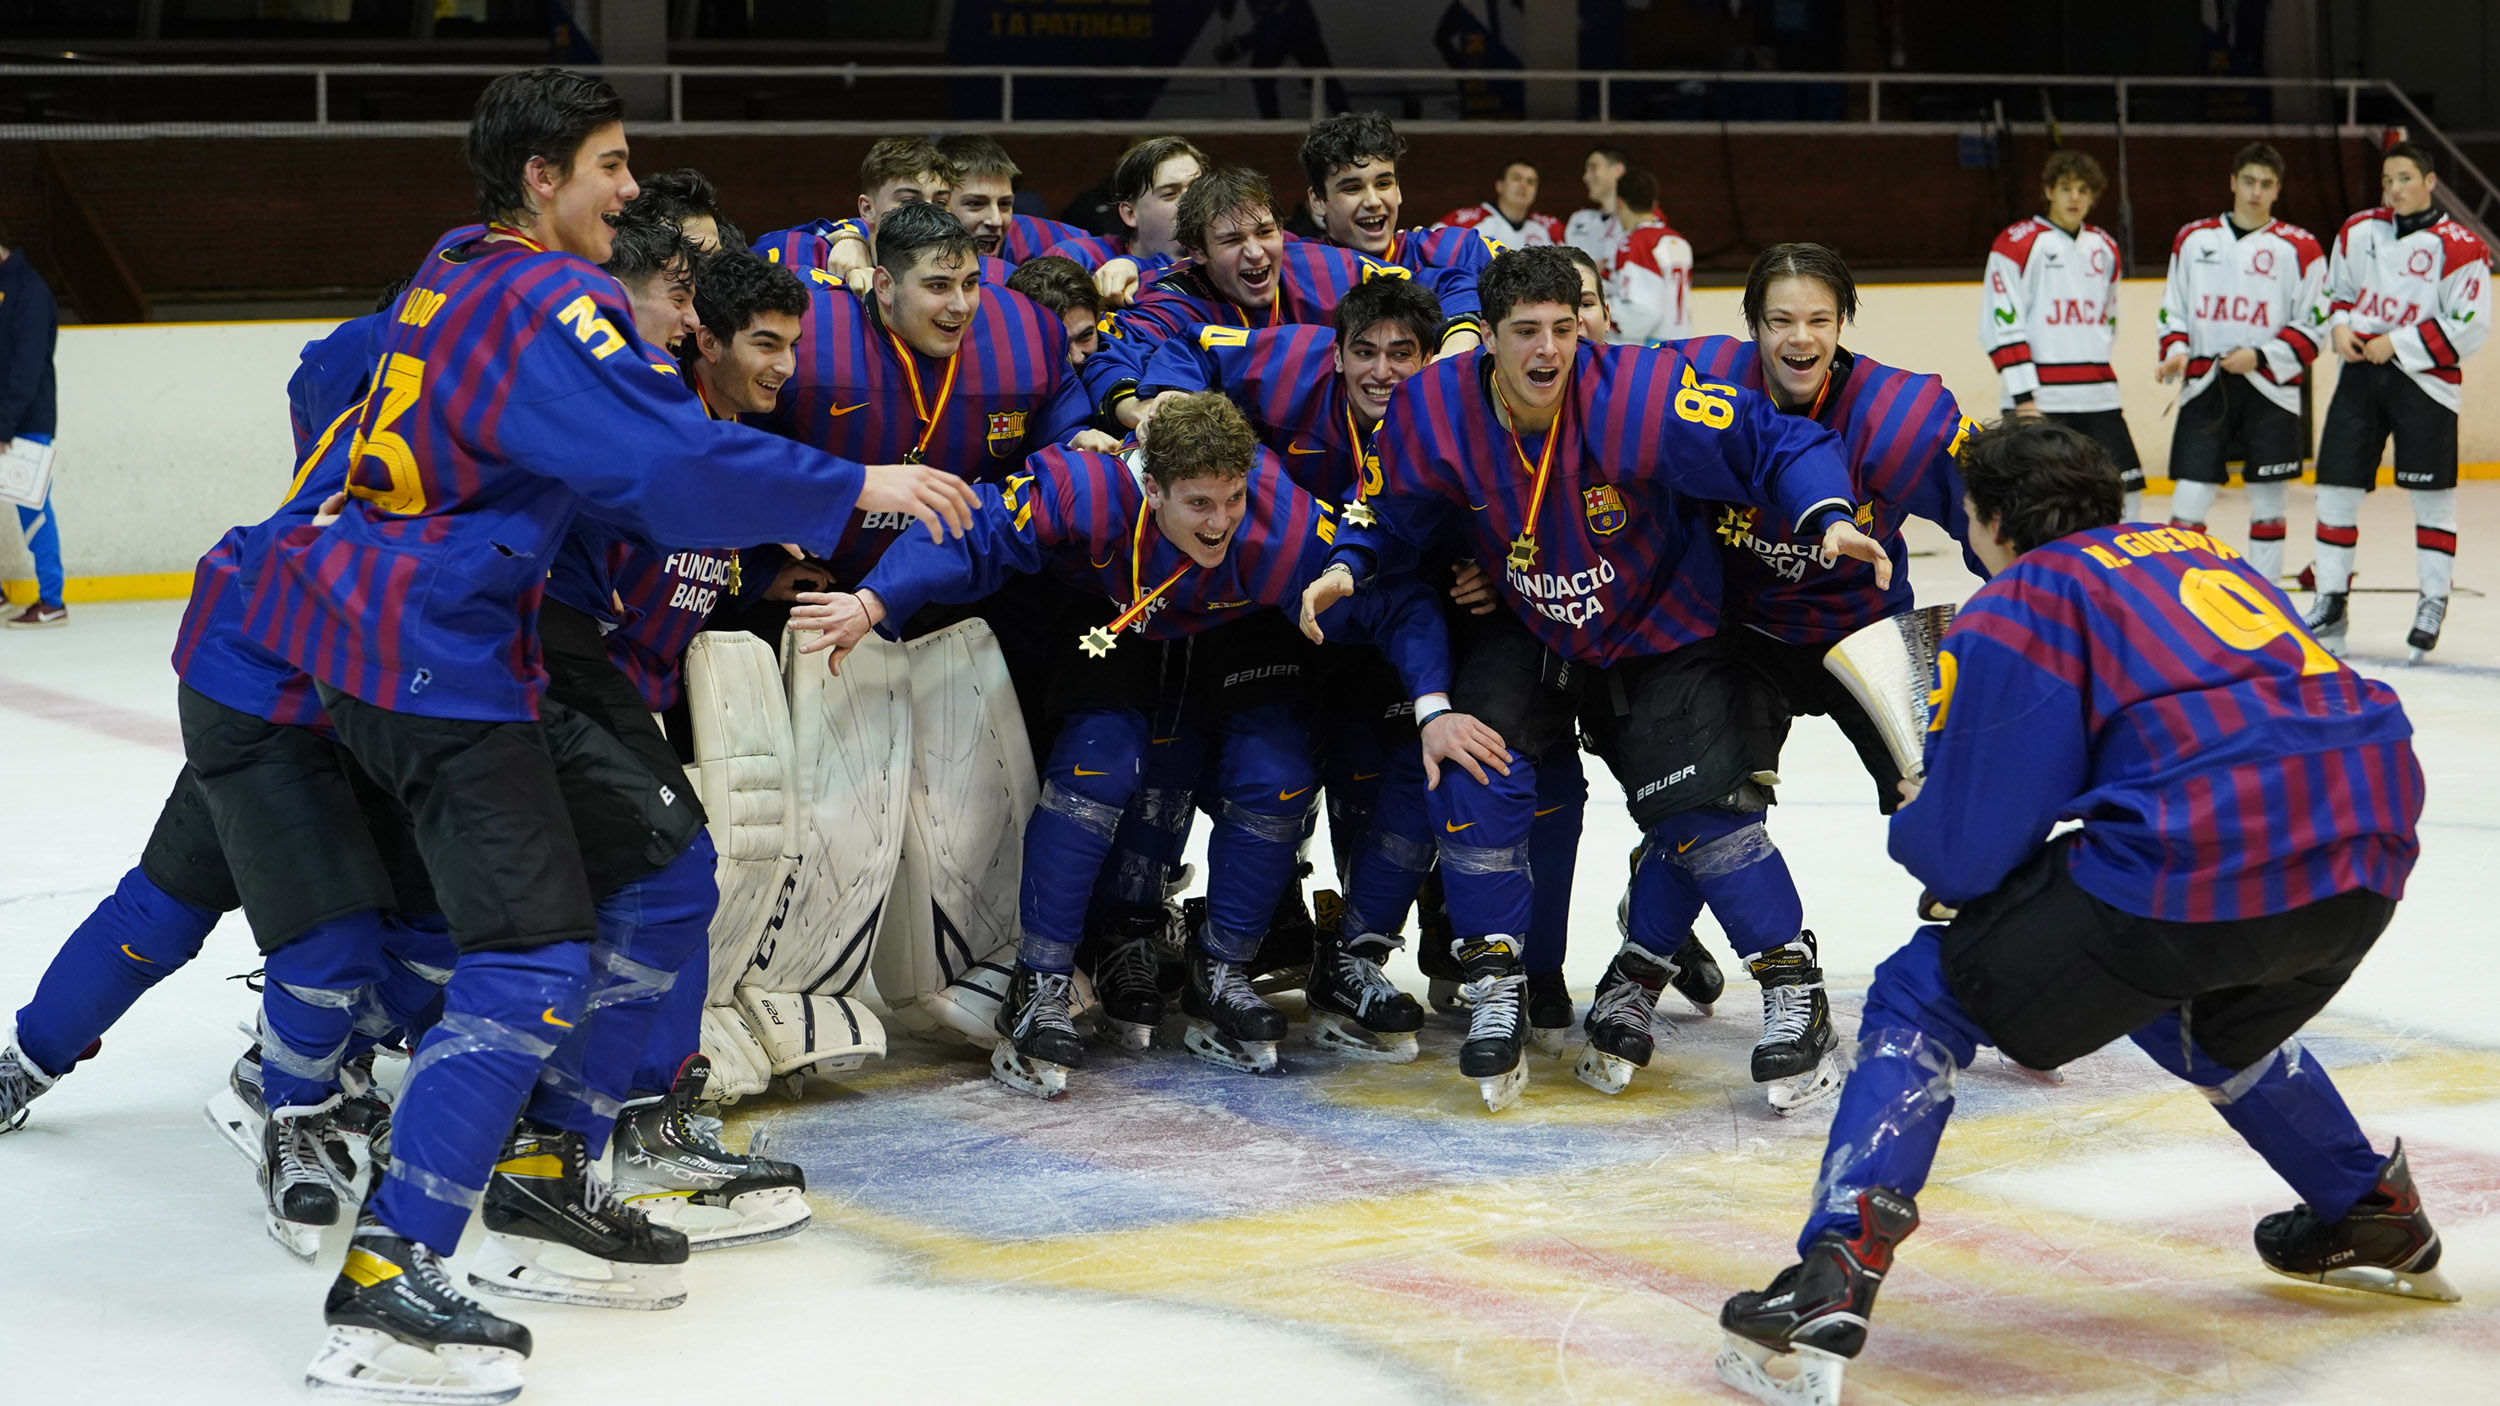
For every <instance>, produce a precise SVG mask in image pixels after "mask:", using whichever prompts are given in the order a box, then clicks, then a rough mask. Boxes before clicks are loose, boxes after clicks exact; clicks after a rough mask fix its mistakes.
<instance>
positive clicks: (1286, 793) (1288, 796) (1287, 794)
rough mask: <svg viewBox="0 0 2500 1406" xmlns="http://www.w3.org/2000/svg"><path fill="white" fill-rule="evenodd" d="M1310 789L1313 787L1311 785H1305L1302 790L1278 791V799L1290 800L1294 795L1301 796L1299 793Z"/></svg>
mask: <svg viewBox="0 0 2500 1406" xmlns="http://www.w3.org/2000/svg"><path fill="white" fill-rule="evenodd" d="M1310 789H1311V788H1310V787H1308V786H1305V787H1303V788H1302V790H1300V791H1279V792H1277V793H1276V799H1278V800H1280V801H1290V800H1292V799H1293V798H1294V797H1296V796H1299V795H1301V794H1303V793H1304V792H1306V791H1309V790H1310Z"/></svg>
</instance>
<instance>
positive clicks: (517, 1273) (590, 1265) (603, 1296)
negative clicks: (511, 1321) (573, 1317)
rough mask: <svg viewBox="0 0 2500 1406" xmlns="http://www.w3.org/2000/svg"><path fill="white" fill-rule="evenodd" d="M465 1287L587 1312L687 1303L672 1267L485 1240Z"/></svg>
mask: <svg viewBox="0 0 2500 1406" xmlns="http://www.w3.org/2000/svg"><path fill="white" fill-rule="evenodd" d="M469 1282H470V1283H471V1284H473V1285H475V1286H477V1287H478V1288H480V1289H484V1290H486V1291H487V1292H488V1293H490V1294H501V1295H503V1296H504V1297H506V1298H513V1299H536V1300H538V1301H540V1302H542V1303H570V1304H581V1305H583V1306H585V1307H588V1308H626V1309H640V1310H648V1311H657V1310H659V1309H664V1308H675V1307H677V1306H678V1305H679V1304H681V1303H684V1302H685V1301H686V1276H685V1273H684V1271H683V1270H682V1269H681V1268H680V1267H679V1266H677V1265H673V1264H619V1263H617V1262H616V1261H614V1260H603V1259H600V1258H599V1257H598V1256H596V1255H591V1254H585V1253H583V1252H582V1251H580V1250H576V1249H574V1248H573V1247H572V1246H570V1245H559V1244H556V1243H555V1242H553V1241H550V1240H531V1239H528V1238H526V1237H523V1236H517V1235H503V1234H490V1235H488V1236H487V1237H486V1248H485V1249H483V1250H481V1251H479V1252H478V1257H477V1262H476V1263H474V1264H472V1265H470V1266H469Z"/></svg>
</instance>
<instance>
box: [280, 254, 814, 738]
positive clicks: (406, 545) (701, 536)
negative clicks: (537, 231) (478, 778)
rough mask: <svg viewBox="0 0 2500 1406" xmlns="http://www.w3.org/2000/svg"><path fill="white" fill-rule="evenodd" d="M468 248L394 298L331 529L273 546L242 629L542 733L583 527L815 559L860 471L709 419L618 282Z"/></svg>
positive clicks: (354, 428)
mask: <svg viewBox="0 0 2500 1406" xmlns="http://www.w3.org/2000/svg"><path fill="white" fill-rule="evenodd" d="M485 233H486V232H485V231H484V230H482V229H480V228H478V227H476V226H470V227H467V228H463V229H458V230H454V231H452V232H451V233H450V234H448V235H446V236H445V237H444V238H443V239H442V241H441V242H440V243H438V244H437V245H436V246H435V248H434V251H433V252H432V253H431V254H430V255H429V256H428V257H427V259H426V261H425V263H424V264H423V265H422V266H421V267H420V269H419V270H418V273H417V277H416V280H415V281H414V282H413V283H411V284H410V285H409V288H408V291H407V292H406V293H404V294H402V295H401V297H400V300H399V303H398V306H397V309H396V311H395V313H394V314H393V317H392V320H391V323H390V326H389V328H388V329H387V331H386V332H385V333H384V335H383V338H382V343H381V346H380V348H379V351H380V354H381V360H380V363H379V366H378V376H377V378H376V381H375V384H374V387H373V390H372V391H371V393H370V394H368V395H367V396H366V397H365V399H364V401H363V402H362V405H361V407H360V408H359V409H358V411H357V412H356V414H355V415H354V416H352V417H351V418H350V421H349V423H348V424H347V426H346V427H345V429H344V430H342V435H344V436H348V445H349V447H348V448H347V449H346V450H345V451H344V452H345V453H346V454H347V457H348V459H349V463H348V467H347V491H348V492H349V494H350V495H352V496H351V500H350V501H349V503H348V505H347V509H346V511H345V513H344V514H343V515H342V516H341V517H340V518H339V520H338V522H336V523H335V524H333V525H332V526H330V527H329V528H327V529H325V530H322V531H317V532H314V531H304V530H298V531H295V532H291V533H288V534H285V535H284V536H283V537H281V538H279V539H277V540H276V541H274V542H273V543H272V545H271V558H270V560H269V562H268V564H267V565H266V567H265V568H262V569H261V570H260V571H259V575H258V578H257V585H256V587H255V589H254V590H253V592H252V597H251V605H250V609H249V612H248V614H247V615H246V617H245V629H246V630H247V631H248V632H249V634H250V635H251V637H252V638H253V639H254V640H255V641H257V642H258V643H259V644H261V645H262V646H263V647H264V648H267V649H269V650H271V651H272V652H274V653H276V654H278V655H280V656H281V657H283V658H285V659H287V660H289V661H291V662H293V663H294V664H295V665H296V666H297V667H299V668H301V669H303V670H304V671H305V672H306V673H309V674H311V675H312V676H313V677H314V678H315V679H318V680H320V681H321V682H323V683H326V684H329V685H330V686H332V687H334V688H337V689H339V690H341V691H343V692H346V693H349V694H352V695H354V696H355V697H357V698H360V699H363V700H364V701H366V702H368V703H371V704H373V705H375V706H376V707H381V708H389V709H393V710H396V711H402V712H411V713H422V714H427V715H430V716H435V717H453V718H475V719H482V720H488V721H507V720H518V719H526V718H532V717H535V716H536V715H537V708H538V696H539V694H540V692H541V691H542V690H543V689H544V687H545V684H546V672H545V670H544V669H543V668H542V667H541V666H540V664H539V659H538V636H537V632H536V629H535V624H536V617H537V613H538V601H539V597H540V595H541V593H542V592H543V591H544V589H545V586H546V579H547V571H548V569H549V567H550V566H551V565H552V563H553V559H554V556H555V549H556V548H557V546H558V545H560V544H561V543H562V541H563V539H564V534H565V531H566V529H567V528H568V527H569V526H570V525H571V523H572V520H573V516H574V514H575V513H576V512H578V511H583V510H587V511H590V512H592V513H594V514H597V515H598V516H600V517H602V518H604V519H606V520H609V521H612V522H617V523H620V524H624V525H627V526H631V527H634V528H636V529H637V530H640V531H642V532H644V533H646V534H648V535H651V536H653V537H658V538H664V539H666V540H669V541H673V542H683V543H687V544H690V545H695V546H732V545H736V544H738V543H741V542H752V541H757V540H760V539H763V538H767V537H780V538H784V539H789V540H796V541H800V542H831V541H834V540H836V539H837V538H838V537H839V536H840V535H841V532H842V530H843V527H844V526H845V525H846V524H847V523H848V521H849V520H850V517H851V511H852V508H853V506H854V504H855V503H856V501H857V499H858V496H859V491H860V486H861V483H862V469H861V467H860V466H859V465H858V464H856V463H852V462H847V461H844V460H840V459H835V458H831V457H828V456H826V455H823V454H821V453H819V452H817V451H815V450H813V449H809V448H806V447H804V446H802V445H798V444H793V443H791V442H789V441H788V440H784V439H780V438H777V437H775V436H773V435H769V434H765V433H763V432H761V431H758V430H754V429H750V428H747V427H745V426H742V425H737V424H732V423H728V422H716V421H713V420H711V419H708V418H707V417H706V416H705V415H704V413H703V409H702V407H701V406H700V405H699V404H698V403H697V402H696V400H695V397H694V396H693V395H692V394H691V393H690V392H688V391H687V389H686V388H685V386H684V385H683V384H681V383H680V382H679V380H678V376H677V368H676V367H675V366H674V365H672V364H669V363H667V362H666V361H664V360H663V359H662V358H661V357H660V356H659V355H658V354H656V353H654V352H653V351H652V349H651V348H650V347H648V346H647V345H645V344H644V343H643V341H642V339H641V337H640V336H639V335H638V334H637V333H636V332H635V331H634V319H633V314H632V312H631V310H630V309H629V308H628V306H627V304H626V300H625V295H624V291H623V289H621V288H620V287H619V286H618V285H617V282H616V280H615V279H613V278H611V277H609V276H608V275H607V274H605V273H603V272H601V271H600V270H599V269H598V268H597V267H595V266H594V265H592V264H590V263H589V262H588V261H586V260H583V259H580V258H577V257H575V256H573V255H570V254H560V253H552V252H549V251H546V250H542V249H540V248H539V247H538V246H537V245H535V244H533V243H530V242H529V241H527V240H523V239H519V238H511V237H498V238H485V237H482V236H484V235H485ZM351 432H352V434H351Z"/></svg>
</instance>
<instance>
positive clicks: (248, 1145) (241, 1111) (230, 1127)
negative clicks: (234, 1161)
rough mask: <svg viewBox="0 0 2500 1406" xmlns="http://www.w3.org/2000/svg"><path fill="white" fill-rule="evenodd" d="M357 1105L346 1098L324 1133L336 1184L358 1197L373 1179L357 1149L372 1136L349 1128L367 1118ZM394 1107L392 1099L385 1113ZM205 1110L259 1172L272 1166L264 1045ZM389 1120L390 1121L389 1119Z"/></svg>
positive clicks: (326, 1159) (242, 1058)
mask: <svg viewBox="0 0 2500 1406" xmlns="http://www.w3.org/2000/svg"><path fill="white" fill-rule="evenodd" d="M340 1073H341V1076H342V1078H344V1077H345V1075H346V1071H345V1069H344V1068H342V1069H341V1071H340ZM351 1102H352V1100H350V1099H348V1098H346V1097H342V1098H341V1099H340V1100H339V1106H338V1107H337V1108H336V1109H334V1110H333V1111H332V1112H331V1114H330V1116H329V1117H328V1118H325V1119H324V1120H322V1125H321V1129H320V1133H321V1136H320V1143H321V1158H322V1165H323V1166H324V1167H326V1168H328V1170H329V1175H330V1182H331V1184H332V1185H334V1186H336V1187H337V1188H338V1189H339V1194H340V1195H342V1196H353V1195H355V1194H356V1187H357V1186H358V1185H359V1184H360V1183H361V1182H362V1181H365V1180H369V1179H370V1178H369V1177H364V1178H360V1177H359V1175H358V1168H357V1165H356V1151H355V1148H354V1146H353V1145H352V1144H353V1143H354V1142H356V1141H362V1140H364V1139H365V1138H366V1137H367V1136H368V1135H367V1134H365V1133H360V1132H358V1131H356V1130H355V1129H353V1128H350V1127H349V1126H348V1125H347V1119H348V1118H350V1117H354V1118H357V1119H359V1120H363V1119H365V1118H366V1117H367V1116H368V1113H367V1110H364V1109H361V1108H359V1109H356V1110H354V1111H353V1112H352V1113H351V1110H350V1103H351ZM388 1106H389V1105H388V1103H387V1101H386V1102H385V1103H384V1107H385V1109H387V1108H388ZM202 1111H203V1112H205V1113H206V1114H207V1115H208V1125H209V1126H210V1127H212V1128H215V1129H216V1130H217V1135H218V1136H220V1137H222V1138H224V1139H225V1140H226V1145H227V1146H229V1147H232V1148H233V1149H234V1150H235V1151H236V1152H238V1153H241V1154H242V1155H243V1157H244V1159H245V1160H246V1161H249V1162H250V1163H251V1164H252V1166H253V1167H254V1168H255V1169H256V1170H265V1169H266V1168H267V1166H268V1159H267V1157H266V1155H265V1149H264V1147H263V1136H262V1134H263V1132H264V1131H265V1129H264V1127H263V1125H264V1124H266V1123H267V1122H268V1120H269V1106H268V1101H267V1098H266V1097H265V1095H264V1094H263V1093H262V1091H261V1070H260V1046H259V1045H257V1044H255V1045H253V1046H251V1047H250V1048H249V1049H246V1050H245V1051H243V1053H242V1054H240V1055H238V1056H236V1057H235V1061H234V1065H233V1067H232V1068H230V1069H228V1070H227V1071H226V1083H225V1087H223V1088H221V1089H219V1090H218V1091H217V1092H216V1093H214V1094H211V1095H209V1099H208V1105H207V1107H206V1108H205V1109H203V1110H202ZM384 1121H385V1122H387V1121H388V1119H387V1116H386V1117H385V1120H384ZM372 1184H374V1185H376V1186H378V1185H380V1184H381V1183H380V1182H379V1181H374V1182H373V1183H372ZM273 1233H274V1232H273Z"/></svg>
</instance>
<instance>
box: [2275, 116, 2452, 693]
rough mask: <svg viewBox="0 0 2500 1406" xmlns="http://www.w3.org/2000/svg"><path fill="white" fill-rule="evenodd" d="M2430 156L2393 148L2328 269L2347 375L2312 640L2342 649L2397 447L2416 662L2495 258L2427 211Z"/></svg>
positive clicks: (2328, 458) (2445, 539) (2327, 470)
mask: <svg viewBox="0 0 2500 1406" xmlns="http://www.w3.org/2000/svg"><path fill="white" fill-rule="evenodd" d="M2438 189H2439V177H2438V175H2437V173H2436V172H2434V171H2433V170H2432V169H2431V155H2430V153H2429V152H2428V151H2426V150H2424V149H2423V148H2421V147H2418V146H2415V145H2414V144H2413V143H2411V142H2398V143H2397V144H2396V145H2394V146H2392V147H2389V148H2388V149H2387V155H2386V156H2385V157H2384V158H2383V159H2381V161H2380V162H2379V194H2380V196H2381V197H2382V198H2383V199H2384V200H2385V201H2386V202H2387V203H2386V204H2384V205H2381V206H2379V207H2378V208H2377V209H2374V210H2364V211H2362V212H2361V213H2360V214H2358V215H2355V216H2353V217H2352V218H2351V219H2349V220H2346V221H2344V227H2343V229H2342V230H2341V231H2339V232H2338V233H2337V234H2336V236H2335V247H2334V249H2333V250H2331V251H2329V256H2328V263H2327V309H2328V311H2327V323H2328V325H2329V327H2330V328H2331V329H2332V330H2331V331H2330V333H2329V336H2330V337H2331V338H2332V339H2333V344H2334V350H2335V355H2336V357H2337V358H2338V359H2339V360H2341V361H2342V362H2343V363H2344V365H2343V369H2342V370H2341V371H2340V372H2338V373H2337V375H2336V380H2335V399H2334V400H2333V401H2332V402H2331V403H2330V404H2329V405H2328V406H2327V409H2326V428H2325V429H2324V430H2323V431H2321V432H2320V433H2319V435H2318V563H2317V588H2318V593H2317V598H2316V599H2315V600H2314V601H2313V602H2311V604H2310V607H2309V628H2310V629H2311V630H2312V631H2314V632H2315V633H2316V634H2317V637H2318V639H2319V640H2320V642H2322V643H2324V644H2325V645H2326V647H2327V648H2329V649H2332V650H2335V651H2337V652H2339V653H2340V652H2341V651H2342V650H2343V647H2344V630H2345V598H2346V593H2347V592H2349V591H2350V590H2351V589H2352V556H2353V547H2354V545H2355V544H2356V543H2357V542H2358V541H2359V540H2360V527H2359V523H2360V521H2361V500H2362V498H2363V497H2364V496H2365V495H2367V494H2368V493H2369V491H2370V490H2371V489H2372V488H2375V487H2377V486H2378V460H2379V453H2380V451H2381V450H2382V449H2384V448H2385V446H2386V444H2387V439H2388V436H2389V435H2390V434H2393V435H2394V436H2395V439H2396V486H2397V487H2399V488H2402V489H2404V490H2405V491H2406V494H2407V496H2409V497H2411V498H2412V499H2413V563H2414V571H2415V573H2416V575H2417V579H2418V580H2419V582H2420V584H2421V590H2422V596H2421V599H2420V600H2419V601H2417V602H2415V604H2414V608H2413V629H2412V631H2411V632H2410V633H2409V634H2407V635H2406V637H2405V643H2407V644H2409V645H2411V646H2412V647H2413V657H2414V659H2415V660H2417V661H2418V660H2420V659H2421V657H2422V656H2423V655H2425V654H2427V653H2429V652H2430V651H2431V650H2433V649H2435V648H2437V647H2438V645H2439V629H2440V626H2442V625H2444V624H2446V623H2447V620H2448V586H2449V583H2450V581H2451V580H2453V579H2454V577H2455V576H2456V569H2457V407H2458V406H2459V405H2460V404H2461V403H2462V401H2463V398H2464V385H2463V382H2464V377H2463V373H2462V372H2461V371H2460V370H2459V363H2461V362H2463V361H2464V360H2465V358H2467V357H2469V356H2472V355H2473V354H2474V353H2475V352H2477V351H2479V350H2481V349H2482V345H2483V341H2484V339H2485V338H2488V337H2489V336H2490V335H2491V269H2490V267H2489V265H2490V261H2491V251H2490V250H2488V249H2486V248H2484V247H2483V241H2482V240H2480V239H2478V238H2476V237H2475V235H2474V232H2473V231H2472V230H2469V229H2467V228H2466V227H2465V226H2463V225H2461V224H2459V223H2457V222H2456V221H2455V220H2452V219H2450V218H2449V217H2448V214H2447V212H2446V211H2444V210H2442V209H2440V208H2439V207H2438V206H2437V205H2435V204H2433V203H2432V200H2431V197H2432V195H2433V194H2434V193H2436V192H2437V190H2438Z"/></svg>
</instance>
